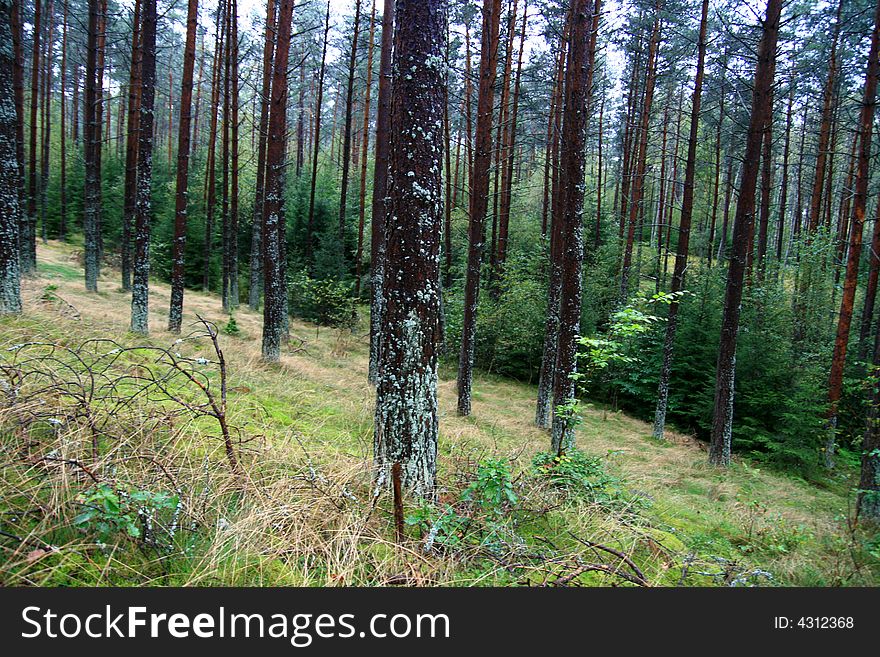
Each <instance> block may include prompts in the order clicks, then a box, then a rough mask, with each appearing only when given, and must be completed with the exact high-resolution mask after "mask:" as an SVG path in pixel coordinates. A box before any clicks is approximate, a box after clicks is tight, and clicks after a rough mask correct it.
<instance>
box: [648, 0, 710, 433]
mask: <svg viewBox="0 0 880 657" xmlns="http://www.w3.org/2000/svg"><path fill="white" fill-rule="evenodd" d="M708 16H709V0H703V5H702V13H701V17H700V36H699V43H698V54H697V72H696V75H695V77H694V95H693V99H692V100H691V127H690V133H689V134H688V151H687V163H686V164H685V169H684V194H683V197H682V201H681V218H680V220H679V226H678V247H677V249H676V253H675V268H674V269H673V271H672V289H671V292H672V294H673V295H674V296H673V298H672V302H671V303H670V304H669V314H668V315H667V318H666V336H665V338H664V340H663V365H662V366H661V368H660V383H659V384H658V386H657V407H656V410H655V411H654V438H656V439H658V440H663V438H664V430H665V427H666V412H667V410H668V408H669V378H670V376H671V375H672V356H673V351H674V349H675V333H676V330H677V329H678V308H679V302H680V299H679V297H680V295H681V292H682V290H684V274H685V270H686V269H687V260H688V251H689V248H690V235H691V219H692V217H693V213H694V179H695V177H696V165H697V140H698V139H699V128H700V107H701V104H702V94H703V75H704V69H705V62H706V26H707V23H708ZM661 202H662V201H661Z"/></svg>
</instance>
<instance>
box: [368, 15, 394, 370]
mask: <svg viewBox="0 0 880 657" xmlns="http://www.w3.org/2000/svg"><path fill="white" fill-rule="evenodd" d="M393 38H394V0H384V4H383V5H382V44H381V49H380V54H379V92H378V95H377V98H376V153H375V157H374V171H373V207H372V219H371V235H370V269H371V271H370V364H369V371H368V374H367V376H368V378H369V381H370V383H373V384H374V385H375V384H377V383H378V381H379V372H380V370H381V351H380V350H381V339H382V327H383V324H384V319H383V318H384V293H383V285H384V282H385V245H386V235H385V218H386V216H387V213H388V208H387V205H386V196H387V193H388V158H389V141H390V137H391V54H392V43H393Z"/></svg>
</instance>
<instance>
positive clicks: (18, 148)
mask: <svg viewBox="0 0 880 657" xmlns="http://www.w3.org/2000/svg"><path fill="white" fill-rule="evenodd" d="M21 3H22V0H12V10H11V12H10V28H11V30H12V53H13V55H12V87H13V97H14V100H15V141H14V142H13V143H14V144H15V160H16V163H17V165H18V177H17V181H18V206H17V207H18V214H17V215H16V216H15V221H16V222H17V224H18V227H17V229H16V231H15V235H16V240H15V242H14V246H15V249H16V260H17V261H18V263H19V264H18V267H19V269H18V271H19V274H21V273H25V272H24V269H25V265H26V262H25V260H26V258H25V257H24V252H23V250H22V244H21V241H22V240H23V239H24V237H25V236H26V234H27V212H26V208H27V193H26V191H25V173H24V170H25V163H24V46H23V45H22V40H23V32H22V19H21Z"/></svg>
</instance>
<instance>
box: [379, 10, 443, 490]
mask: <svg viewBox="0 0 880 657" xmlns="http://www.w3.org/2000/svg"><path fill="white" fill-rule="evenodd" d="M396 16H397V28H396V30H395V35H394V69H393V72H394V82H393V95H392V101H391V124H392V125H393V126H394V127H395V129H394V132H393V133H392V136H391V148H390V157H389V162H390V172H389V185H388V206H389V212H388V218H389V221H388V224H387V227H386V229H387V233H388V241H387V252H386V268H387V274H388V276H387V277H386V280H385V284H384V287H383V296H384V330H383V331H382V336H381V341H382V346H381V353H382V370H381V372H380V374H379V383H378V386H377V388H376V422H375V437H374V458H375V463H376V470H377V481H378V483H379V484H380V485H381V484H387V483H390V480H391V477H390V473H391V469H392V468H393V467H397V468H399V470H400V473H401V474H400V482H401V484H402V486H404V487H405V488H408V489H410V490H412V491H413V493H415V494H416V495H417V496H419V497H423V498H429V499H430V498H432V497H433V496H434V486H435V479H436V467H437V465H436V462H437V427H438V421H437V355H438V351H439V348H438V347H439V345H438V328H439V324H440V322H439V319H440V233H441V230H442V221H443V193H442V186H441V180H442V171H443V138H442V129H443V98H444V95H445V91H444V87H445V75H444V71H443V69H444V67H443V65H442V62H443V56H444V53H445V50H446V48H445V41H446V2H445V1H444V0H397V8H396ZM398 464H399V465H398Z"/></svg>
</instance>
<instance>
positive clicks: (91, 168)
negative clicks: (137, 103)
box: [83, 0, 101, 292]
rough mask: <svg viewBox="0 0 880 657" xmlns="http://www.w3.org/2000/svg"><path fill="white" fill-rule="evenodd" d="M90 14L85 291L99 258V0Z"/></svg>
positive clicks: (92, 286) (92, 288)
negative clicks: (97, 87)
mask: <svg viewBox="0 0 880 657" xmlns="http://www.w3.org/2000/svg"><path fill="white" fill-rule="evenodd" d="M88 7H89V16H88V30H87V41H88V43H87V46H86V79H85V96H84V102H83V138H84V140H85V149H84V151H85V152H84V155H85V169H86V171H85V189H84V198H83V210H84V212H83V234H84V238H83V245H84V249H83V251H84V258H83V259H84V264H85V267H84V269H85V286H86V291H88V292H97V291H98V273H99V270H100V258H99V251H98V248H99V247H98V240H99V226H100V217H99V213H100V208H99V205H100V202H101V170H100V162H99V161H98V159H97V150H98V148H100V146H99V144H98V140H99V138H100V130H99V128H98V126H97V121H96V119H97V100H98V94H97V89H96V86H97V84H98V81H97V75H98V26H99V24H100V17H99V14H100V11H101V3H100V0H89V4H88Z"/></svg>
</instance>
